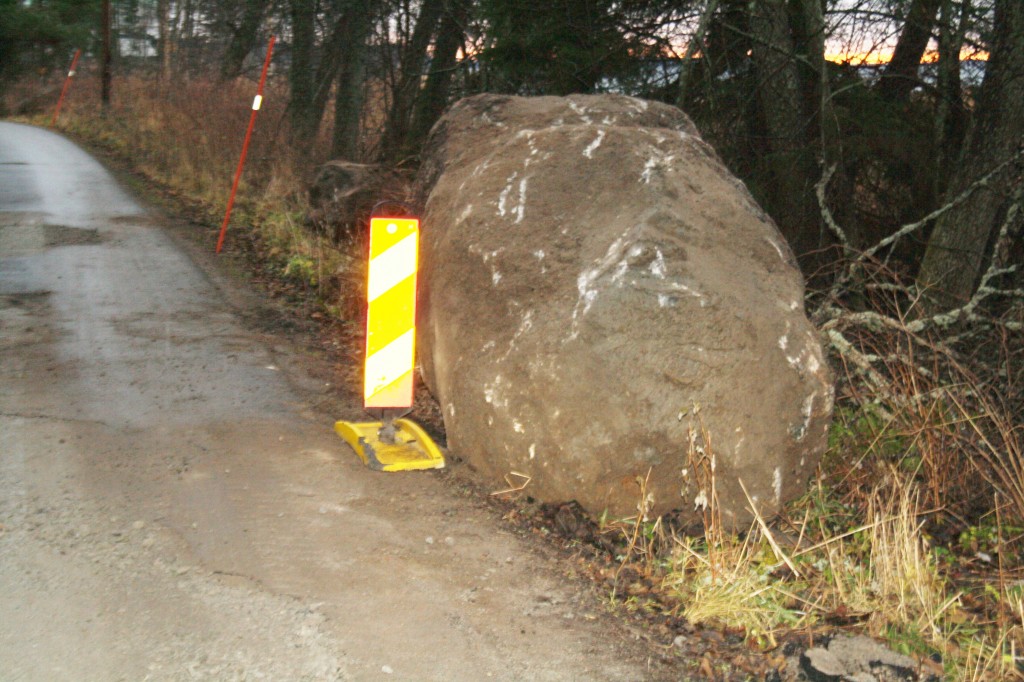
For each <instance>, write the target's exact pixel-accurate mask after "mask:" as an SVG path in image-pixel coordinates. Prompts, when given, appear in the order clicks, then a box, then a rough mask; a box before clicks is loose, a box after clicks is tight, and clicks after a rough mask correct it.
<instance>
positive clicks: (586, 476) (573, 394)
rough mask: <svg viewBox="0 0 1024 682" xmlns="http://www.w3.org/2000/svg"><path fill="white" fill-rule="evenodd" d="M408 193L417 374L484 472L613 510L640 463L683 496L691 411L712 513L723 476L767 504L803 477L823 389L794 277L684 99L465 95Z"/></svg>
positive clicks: (658, 496) (684, 501) (735, 489)
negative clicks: (710, 475)
mask: <svg viewBox="0 0 1024 682" xmlns="http://www.w3.org/2000/svg"><path fill="white" fill-rule="evenodd" d="M419 192H420V200H421V202H422V203H423V205H424V214H423V224H424V227H423V240H422V247H421V248H422V257H421V298H420V305H421V313H422V314H421V321H420V331H421V334H420V339H419V348H420V360H421V363H422V369H423V374H424V378H425V381H426V383H427V386H428V387H429V388H430V390H431V391H432V392H433V394H434V395H435V397H437V399H438V401H439V402H440V404H441V409H442V411H443V413H444V422H445V429H446V431H447V435H448V445H449V447H450V449H451V450H452V451H453V452H454V453H456V454H457V455H458V456H460V457H462V458H464V459H466V460H468V461H469V462H470V463H471V464H472V465H473V466H474V467H475V468H476V469H478V470H479V471H481V472H482V473H483V474H484V475H485V476H487V477H489V478H490V479H491V480H493V482H494V484H495V486H504V485H505V483H504V481H503V480H502V479H503V478H504V477H505V476H506V475H508V474H509V473H510V472H517V473H519V474H522V475H524V476H526V477H529V483H528V484H527V487H526V492H527V493H529V494H530V495H532V496H533V497H535V498H538V499H541V500H544V501H550V502H555V501H567V500H576V501H577V502H579V504H581V505H582V506H583V507H584V508H585V509H587V510H588V511H590V512H592V513H595V514H599V513H601V512H603V511H608V512H609V513H610V514H612V515H616V516H622V515H629V514H635V513H636V511H637V507H638V503H639V502H640V495H639V488H638V484H637V477H638V476H639V477H641V478H648V472H650V475H649V479H648V483H647V486H646V492H647V494H648V495H649V497H648V499H647V508H648V510H649V511H650V513H653V514H664V513H668V512H670V511H673V510H680V511H685V512H694V509H695V506H697V507H699V506H700V504H699V503H700V502H701V501H702V500H703V499H704V498H706V497H708V496H709V495H710V493H711V491H710V490H703V491H702V490H701V488H702V487H704V488H706V487H707V483H708V482H707V481H706V480H698V479H699V477H698V476H696V472H694V471H692V470H690V471H684V470H688V469H690V462H689V461H688V459H689V457H688V454H687V453H688V449H689V434H690V433H691V432H690V429H691V428H693V429H694V431H693V432H694V433H697V432H698V431H700V428H699V427H700V424H701V420H702V423H703V433H702V434H701V435H700V437H699V438H698V442H696V443H695V446H696V447H697V448H702V449H703V451H704V452H705V453H707V454H708V456H709V458H710V456H711V455H713V456H714V462H715V471H714V475H715V487H716V489H717V495H718V500H719V503H720V510H721V512H722V518H723V521H725V522H727V523H733V524H738V523H744V522H746V520H748V519H749V518H750V514H749V511H748V502H747V500H746V497H745V495H744V493H743V492H742V490H741V488H740V485H739V480H740V479H742V481H743V483H744V484H745V486H746V489H747V491H748V492H749V494H750V496H751V497H752V498H753V500H754V502H755V504H756V505H757V507H758V510H759V511H760V512H761V513H763V514H771V513H772V512H775V511H776V510H778V509H779V508H780V507H781V506H782V504H783V503H784V502H785V501H786V500H788V499H790V498H791V497H793V496H795V495H797V494H799V493H801V492H802V491H803V490H804V489H805V485H806V481H807V478H808V475H809V474H810V473H811V472H812V471H813V470H814V467H815V465H816V464H817V462H818V459H819V456H820V455H821V453H822V451H823V450H824V448H825V446H826V440H827V430H828V425H829V420H830V416H831V410H832V399H833V389H832V384H831V381H830V376H829V371H828V369H827V367H826V364H825V361H824V360H823V357H822V350H821V347H820V344H819V342H818V339H817V336H816V333H815V330H814V329H813V327H812V326H811V324H810V323H809V322H808V320H807V317H806V315H805V313H804V309H803V294H804V289H803V280H802V278H801V275H800V272H799V271H798V269H797V267H796V264H795V261H794V258H793V255H792V253H791V252H790V250H789V248H788V247H787V246H786V244H785V242H784V241H783V239H782V237H781V235H780V234H779V231H778V230H777V229H776V227H775V226H774V225H773V223H772V222H771V220H770V219H769V218H768V217H767V216H766V215H765V214H764V212H763V211H762V210H761V209H759V208H758V207H757V205H756V204H755V202H754V200H753V199H752V198H751V196H750V195H749V193H748V192H747V190H746V189H745V188H744V186H743V185H742V184H741V183H740V182H739V181H738V180H736V179H735V178H734V177H733V176H732V175H730V173H729V172H728V171H727V170H726V169H725V167H724V166H723V165H722V163H721V162H720V161H719V159H718V158H717V156H716V155H715V153H714V152H713V151H712V150H711V148H710V147H709V146H708V145H707V144H705V143H704V142H703V141H702V140H701V139H700V138H699V137H698V135H697V132H696V130H695V129H694V127H693V125H692V123H691V122H690V121H689V119H687V117H686V116H685V115H684V114H683V113H682V112H681V111H679V110H678V109H676V108H674V107H670V106H667V105H661V104H656V103H650V102H646V101H643V100H638V99H633V98H629V97H623V96H615V95H602V96H582V95H578V96H571V97H566V98H555V97H539V98H515V97H506V96H496V95H481V96H477V97H471V98H468V99H465V100H462V101H461V102H458V103H457V104H456V105H455V106H454V107H453V108H452V109H450V110H449V112H448V113H447V114H446V115H445V116H444V117H443V118H442V119H441V121H439V122H438V124H437V126H435V128H434V130H433V132H432V133H431V137H430V139H429V140H428V143H427V148H426V150H425V154H424V158H423V165H422V167H421V171H420V177H419ZM697 407H699V414H697V415H696V416H694V413H695V411H696V408H697ZM705 436H706V437H705ZM708 463H709V461H705V464H708ZM706 472H707V470H706V468H705V473H706ZM512 480H513V481H517V482H521V481H525V480H526V479H525V478H514V479H512Z"/></svg>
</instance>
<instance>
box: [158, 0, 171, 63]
mask: <svg viewBox="0 0 1024 682" xmlns="http://www.w3.org/2000/svg"><path fill="white" fill-rule="evenodd" d="M170 4H171V3H170V0H157V3H156V22H157V34H158V35H157V41H158V43H159V45H160V78H162V79H164V80H167V79H169V78H170V77H171V26H170V23H171V22H170Z"/></svg>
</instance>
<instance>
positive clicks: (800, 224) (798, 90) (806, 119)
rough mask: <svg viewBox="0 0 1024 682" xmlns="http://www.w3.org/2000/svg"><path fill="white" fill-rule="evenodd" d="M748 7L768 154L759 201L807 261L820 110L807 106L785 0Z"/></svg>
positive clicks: (813, 224) (814, 216) (814, 219)
mask: <svg viewBox="0 0 1024 682" xmlns="http://www.w3.org/2000/svg"><path fill="white" fill-rule="evenodd" d="M802 1H803V0H802ZM810 1H812V2H813V1H815V0H810ZM750 7H751V17H750V26H751V30H752V33H753V36H754V42H753V51H752V57H753V64H754V73H755V76H756V78H757V83H756V87H757V92H758V103H759V106H760V110H761V113H762V119H763V121H762V125H763V131H762V134H763V137H764V138H765V139H766V140H767V152H768V153H767V159H766V161H767V169H766V170H767V181H766V183H765V185H766V187H765V191H764V196H763V200H764V202H765V204H766V206H765V208H766V209H767V210H768V213H769V214H770V215H771V216H772V217H773V218H774V219H775V222H776V223H778V225H779V229H780V230H781V231H782V234H783V236H785V238H786V240H787V241H788V242H789V245H790V247H791V248H792V249H793V252H794V253H795V254H796V255H797V257H800V258H801V259H804V260H805V259H806V258H807V257H808V255H809V254H810V253H811V252H813V251H815V250H817V249H818V248H819V246H820V240H821V227H822V223H821V214H820V211H819V209H818V206H817V200H816V198H815V195H814V185H815V183H816V182H817V175H818V164H817V160H816V159H815V150H817V149H820V144H819V140H818V139H817V135H816V134H815V128H816V126H815V121H816V120H817V118H818V113H819V112H818V111H817V106H814V107H813V108H809V107H808V89H807V84H806V82H805V81H804V80H803V74H802V72H801V65H800V63H799V61H798V59H797V54H796V49H795V45H794V41H793V32H792V27H791V24H790V16H789V14H788V7H787V3H786V2H785V0H759V1H758V2H754V3H751V6H750ZM812 87H814V86H812Z"/></svg>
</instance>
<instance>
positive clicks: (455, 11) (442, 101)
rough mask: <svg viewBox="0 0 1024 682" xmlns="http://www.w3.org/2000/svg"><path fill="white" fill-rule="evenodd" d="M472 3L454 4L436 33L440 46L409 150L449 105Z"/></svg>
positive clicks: (418, 103) (419, 103) (436, 48)
mask: <svg viewBox="0 0 1024 682" xmlns="http://www.w3.org/2000/svg"><path fill="white" fill-rule="evenodd" d="M469 11H470V0H451V1H450V2H449V3H448V7H447V8H446V10H445V13H444V16H443V17H442V18H441V25H440V26H439V27H438V29H437V44H436V45H435V46H434V58H433V60H432V61H431V64H430V73H428V74H427V82H426V84H425V85H424V86H423V92H422V93H420V96H419V98H418V99H417V101H416V108H415V111H414V112H413V119H412V126H411V128H410V131H409V139H408V142H407V147H408V148H409V149H417V148H418V147H419V146H420V145H421V144H422V142H423V140H425V139H426V137H427V134H428V133H429V132H430V129H431V128H432V127H433V125H434V123H436V122H437V119H439V118H440V117H441V114H442V113H443V112H444V109H445V107H446V106H447V105H448V92H449V90H450V89H451V82H452V76H453V75H454V73H455V70H456V68H457V64H458V62H457V61H456V60H457V59H458V55H459V49H460V48H462V47H463V46H464V45H465V39H466V33H465V28H464V26H465V24H466V20H467V19H468V18H469Z"/></svg>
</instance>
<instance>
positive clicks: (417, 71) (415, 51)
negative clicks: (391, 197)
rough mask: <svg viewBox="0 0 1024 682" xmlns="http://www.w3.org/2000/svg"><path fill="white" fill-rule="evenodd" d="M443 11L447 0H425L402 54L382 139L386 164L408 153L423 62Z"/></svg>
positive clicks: (382, 153)
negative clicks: (411, 119)
mask: <svg viewBox="0 0 1024 682" xmlns="http://www.w3.org/2000/svg"><path fill="white" fill-rule="evenodd" d="M443 9H444V0H423V3H422V4H421V5H420V14H419V16H418V17H417V19H416V27H415V28H414V29H413V32H412V38H411V39H410V40H409V42H408V43H407V44H406V46H405V49H404V50H403V51H402V64H401V69H400V71H399V75H398V82H397V83H396V84H395V90H394V93H393V94H392V100H391V109H390V111H389V112H388V118H387V123H386V124H385V126H384V135H383V138H382V140H381V159H382V160H383V161H384V162H386V163H397V162H398V161H400V160H401V158H402V156H403V155H404V154H405V153H406V152H407V147H406V141H407V138H408V135H409V123H410V117H411V114H412V109H413V105H414V103H415V101H416V96H417V95H418V94H419V91H420V81H421V80H422V78H423V63H424V61H425V60H426V58H427V48H428V47H430V41H431V39H432V38H433V37H434V32H435V30H436V29H437V24H438V20H439V19H440V18H441V12H442V10H443Z"/></svg>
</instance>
